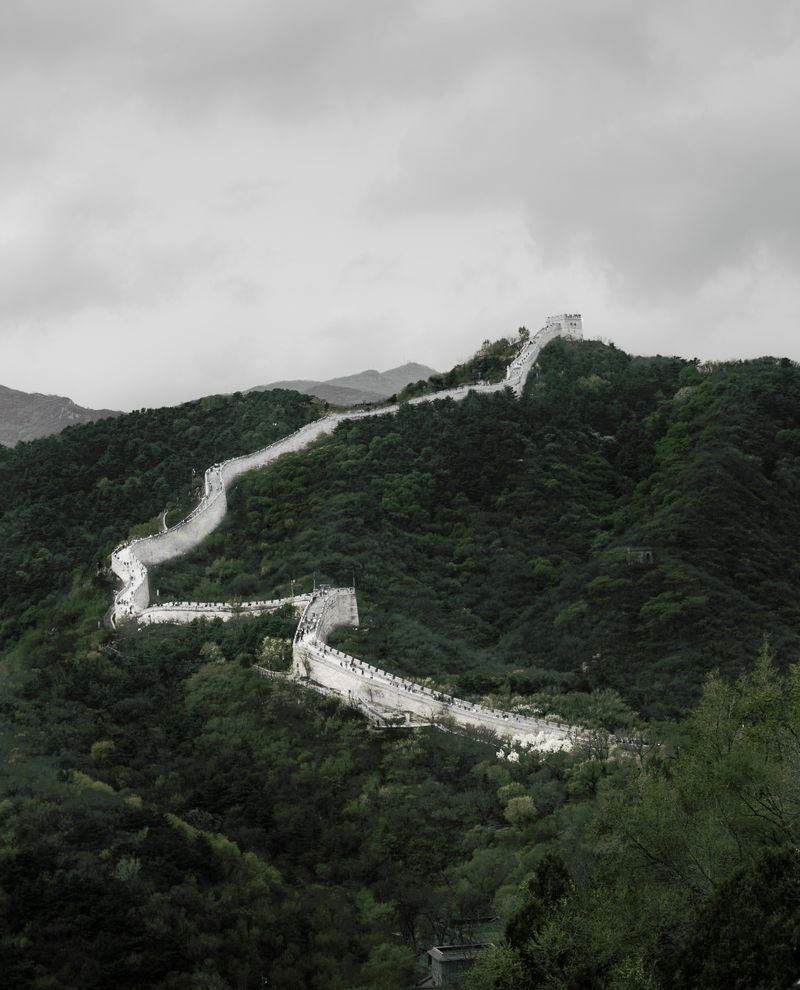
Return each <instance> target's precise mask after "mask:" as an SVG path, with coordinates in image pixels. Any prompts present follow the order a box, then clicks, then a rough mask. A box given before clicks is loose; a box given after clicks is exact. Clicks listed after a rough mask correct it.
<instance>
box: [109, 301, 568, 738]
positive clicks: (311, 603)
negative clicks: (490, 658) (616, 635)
mask: <svg viewBox="0 0 800 990" xmlns="http://www.w3.org/2000/svg"><path fill="white" fill-rule="evenodd" d="M582 336H583V333H582V323H581V317H580V315H579V314H569V313H568V314H562V315H559V316H555V317H550V318H548V320H547V322H546V324H545V326H544V327H543V328H542V329H541V330H539V331H538V332H537V333H535V334H533V335H532V336H531V337H530V339H529V340H527V341H526V342H525V343H524V344H523V345H522V347H521V348H520V350H519V352H518V354H517V355H516V357H515V358H514V360H513V361H512V362H511V364H510V365H509V367H508V369H507V371H506V376H505V379H504V380H503V381H501V382H496V383H493V384H489V383H485V382H480V383H478V384H477V385H465V386H460V387H459V388H454V389H445V390H442V391H440V392H433V393H430V394H427V395H422V396H419V397H417V398H415V399H411V400H409V403H410V404H418V403H422V402H433V401H436V400H439V399H447V398H450V399H453V400H455V401H460V400H462V399H464V398H465V397H466V396H467V395H468V394H469V393H470V392H472V391H474V392H478V393H482V394H485V393H491V392H498V391H502V390H503V389H506V388H510V389H512V391H513V392H514V393H515V394H516V395H517V396H519V395H521V394H522V389H523V387H524V385H525V381H526V380H527V377H528V374H529V372H530V370H531V368H532V367H533V365H534V364H535V362H536V359H537V358H538V356H539V353H540V352H541V350H542V348H543V347H544V346H545V345H546V344H548V343H549V342H550V341H551V340H553V339H554V338H556V337H568V338H573V339H579V338H581V337H582ZM399 408H400V406H399V405H390V406H382V407H378V408H376V409H368V410H354V411H352V412H337V413H331V414H330V415H328V416H326V417H324V418H322V419H320V420H317V421H315V422H313V423H309V424H307V425H306V426H304V427H302V428H301V429H300V430H297V431H296V432H295V433H292V434H290V435H289V436H287V437H283V438H282V439H281V440H278V441H277V442H276V443H273V444H270V446H268V447H264V448H262V449H261V450H257V451H255V452H254V453H252V454H246V455H244V456H242V457H235V458H231V459H230V460H227V461H223V462H222V463H220V464H212V465H211V467H210V468H208V469H207V471H206V472H205V477H204V491H203V496H202V498H201V499H200V501H199V502H198V504H197V506H196V507H195V508H194V509H193V510H192V511H191V512H190V513H189V515H187V516H186V518H185V519H183V520H181V522H179V523H178V524H177V525H175V526H172V527H170V528H169V529H163V530H162V532H160V533H157V534H154V535H152V536H148V537H144V538H142V539H138V540H133V541H131V542H130V543H126V544H123V545H121V546H119V547H117V548H116V550H114V552H113V553H112V555H111V567H112V570H113V571H114V573H115V574H116V575H117V576H118V577H119V578H120V579H121V581H122V588H121V589H120V590H119V591H117V592H116V594H115V595H114V601H113V605H112V608H111V611H110V618H111V623H112V625H116V624H117V623H119V622H121V621H125V620H129V619H136V620H137V621H138V622H140V623H141V624H152V623H160V622H191V621H192V620H194V619H197V618H220V619H223V620H228V619H231V618H234V617H237V616H240V615H248V614H249V615H259V614H262V613H264V612H267V611H272V610H274V609H276V608H280V607H281V606H282V605H286V604H292V605H294V606H295V607H296V608H297V609H298V610H299V609H301V608H302V610H303V614H302V618H301V620H300V623H299V625H298V629H297V633H296V635H295V638H294V643H293V650H292V652H293V663H292V676H293V677H295V678H296V679H298V680H300V681H302V682H303V683H305V684H307V685H308V686H309V687H311V688H314V689H316V690H319V691H322V692H323V693H326V694H334V695H337V696H338V697H340V698H341V699H343V700H344V701H346V702H349V703H351V704H354V705H356V706H358V707H360V708H361V709H362V710H363V711H364V712H365V713H366V714H367V715H368V717H370V718H371V720H372V721H374V722H376V723H378V724H388V723H389V722H390V721H391V718H392V713H395V715H396V714H397V713H400V717H401V718H402V719H403V720H404V721H405V722H406V723H407V724H412V725H413V724H416V725H419V724H439V725H442V724H444V725H446V724H452V725H454V726H460V727H463V728H483V729H491V730H492V731H493V732H495V733H496V734H497V735H498V736H501V737H505V738H506V739H507V740H508V741H509V742H510V743H521V744H524V745H527V746H530V747H533V748H536V749H539V750H548V749H549V750H552V749H564V748H570V747H571V746H572V745H573V743H574V741H575V739H576V738H577V736H578V735H579V733H577V732H576V731H575V730H574V729H571V728H570V727H569V726H565V725H561V724H560V723H557V722H553V721H550V720H544V719H537V718H527V717H525V718H523V717H518V716H515V715H513V714H511V713H508V712H501V711H498V710H495V709H491V708H486V707H482V706H480V705H474V704H472V703H470V702H468V701H463V700H461V699H459V698H453V697H450V696H447V695H444V694H442V693H441V692H437V691H433V690H431V689H430V688H427V687H423V686H422V685H420V684H415V683H413V682H411V681H406V680H405V679H403V678H401V677H398V676H396V675H394V674H390V673H388V672H386V671H383V670H379V669H377V668H375V667H372V666H371V665H369V664H365V663H363V662H362V661H360V660H357V659H356V658H355V657H350V656H347V655H346V654H343V653H341V652H339V651H337V650H334V649H332V648H331V647H329V646H328V645H327V637H328V634H329V633H330V632H331V631H332V630H333V629H334V628H336V627H338V626H343V625H357V624H358V610H357V605H356V599H355V592H354V590H353V589H352V588H322V589H318V590H315V592H314V594H313V595H297V596H294V597H292V598H283V599H273V600H267V601H251V602H243V603H241V604H238V605H236V606H234V605H231V604H228V603H224V602H167V603H164V604H160V605H156V606H151V605H150V585H149V578H148V567H152V566H155V565H156V564H161V563H164V562H166V561H168V560H172V559H174V558H176V557H179V556H183V555H184V554H186V553H189V552H190V551H191V550H193V549H194V548H195V547H197V546H198V545H199V544H200V543H201V542H202V541H203V540H204V539H205V538H206V536H208V535H209V534H210V533H212V532H213V531H214V530H215V529H216V528H217V527H218V526H219V525H220V523H221V522H222V520H223V519H224V518H225V514H226V512H227V497H226V492H227V490H228V489H229V488H230V487H231V486H232V485H233V483H234V482H235V481H236V480H237V479H238V478H240V477H241V476H242V475H243V474H246V473H247V472H249V471H255V470H258V469H260V468H264V467H266V466H267V465H269V464H271V463H272V462H273V461H275V460H276V459H277V458H278V457H281V456H282V455H283V454H287V453H294V452H297V451H301V450H304V449H305V448H307V447H308V446H309V445H310V444H312V443H314V442H315V441H316V440H318V439H319V438H320V437H323V436H326V435H328V434H331V433H333V431H334V430H335V429H336V427H337V426H339V424H340V423H343V422H346V421H347V420H353V419H363V418H365V417H368V416H386V415H392V414H394V413H396V412H397V411H398V409H399ZM162 523H163V520H162ZM259 670H260V672H261V673H263V674H265V675H266V676H271V674H270V672H268V671H265V670H263V669H261V668H259Z"/></svg>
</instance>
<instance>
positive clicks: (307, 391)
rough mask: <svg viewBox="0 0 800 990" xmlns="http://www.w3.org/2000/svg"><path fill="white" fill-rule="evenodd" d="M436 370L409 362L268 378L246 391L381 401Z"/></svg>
mask: <svg viewBox="0 0 800 990" xmlns="http://www.w3.org/2000/svg"><path fill="white" fill-rule="evenodd" d="M434 374H436V372H435V371H434V370H433V369H432V368H428V367H426V366H425V365H424V364H416V363H414V362H409V363H407V364H403V365H400V366H399V367H397V368H390V369H389V370H388V371H375V370H374V369H372V368H371V369H369V370H367V371H361V372H359V373H358V374H355V375H343V376H341V377H339V378H329V379H327V380H326V381H324V382H317V381H309V380H306V379H298V380H294V381H281V382H272V383H271V384H269V385H257V386H256V387H255V388H252V389H249V390H248V391H250V392H263V391H266V390H268V389H273V388H285V389H293V390H294V391H296V392H302V393H303V394H304V395H314V396H316V397H317V398H319V399H322V400H323V401H324V402H330V403H331V405H336V406H354V405H358V403H361V402H369V403H371V402H381V401H383V400H384V399H388V398H389V396H390V395H394V394H395V393H396V392H399V391H401V389H403V388H405V386H406V385H410V384H411V383H412V382H417V381H420V380H421V379H426V378H429V377H430V376H431V375H434Z"/></svg>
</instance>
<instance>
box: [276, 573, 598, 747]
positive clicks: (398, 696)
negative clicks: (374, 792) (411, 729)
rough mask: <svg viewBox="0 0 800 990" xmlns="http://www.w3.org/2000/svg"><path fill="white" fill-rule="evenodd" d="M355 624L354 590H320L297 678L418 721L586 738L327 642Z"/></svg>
mask: <svg viewBox="0 0 800 990" xmlns="http://www.w3.org/2000/svg"><path fill="white" fill-rule="evenodd" d="M354 625H358V608H357V605H356V598H355V591H354V589H352V588H326V589H321V590H320V591H318V592H316V593H315V594H314V596H313V597H312V599H311V601H310V602H309V604H308V606H307V608H306V610H305V611H304V613H303V617H302V619H301V621H300V624H299V625H298V628H297V633H296V635H295V639H294V644H293V658H294V659H293V672H294V676H295V677H296V678H298V679H299V680H301V681H303V682H305V683H307V684H308V685H309V686H310V687H314V688H321V689H322V690H323V692H324V693H326V694H327V693H333V694H335V695H337V696H338V697H340V698H341V699H342V700H344V701H347V702H350V703H351V704H357V703H359V702H363V703H365V704H366V706H368V707H370V708H373V709H377V710H383V711H385V712H395V713H400V714H407V715H409V716H413V718H414V721H415V723H416V724H419V723H420V722H421V723H423V724H435V725H442V726H444V727H447V726H448V725H452V726H457V727H461V728H471V729H489V730H491V731H492V732H494V733H496V734H497V735H498V736H500V737H501V738H502V739H504V740H506V741H508V742H511V743H521V744H523V745H525V746H530V747H532V748H535V749H538V750H559V749H570V748H572V746H573V745H574V743H575V741H576V739H579V738H580V737H581V733H580V732H579V731H577V730H575V729H574V728H573V727H571V726H568V725H564V724H562V723H559V722H551V721H548V720H545V719H537V718H527V717H523V716H519V715H515V714H513V713H511V712H504V711H501V710H499V709H495V708H486V707H484V706H482V705H475V704H473V703H472V702H469V701H464V700H463V699H461V698H455V697H453V696H452V695H446V694H443V693H441V692H439V691H435V690H433V689H431V688H428V687H424V686H423V685H421V684H417V683H415V682H414V681H410V680H408V679H406V678H404V677H401V676H399V675H396V674H390V673H388V672H387V671H385V670H381V669H380V668H378V667H374V666H372V664H369V663H364V662H363V661H361V660H358V659H357V658H356V657H353V656H350V655H349V654H346V653H343V652H342V651H340V650H336V649H333V648H332V647H330V646H328V644H327V637H328V635H329V634H330V632H331V631H332V630H333V629H335V628H337V627H339V626H354Z"/></svg>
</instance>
